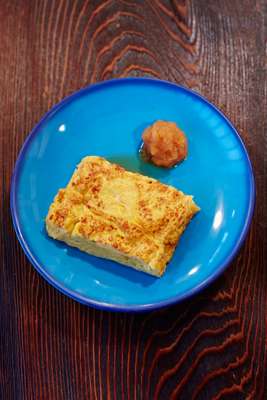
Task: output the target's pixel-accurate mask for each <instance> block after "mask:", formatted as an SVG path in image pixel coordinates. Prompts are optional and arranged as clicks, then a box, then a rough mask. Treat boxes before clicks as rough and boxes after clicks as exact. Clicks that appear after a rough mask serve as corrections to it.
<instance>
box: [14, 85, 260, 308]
mask: <svg viewBox="0 0 267 400" xmlns="http://www.w3.org/2000/svg"><path fill="white" fill-rule="evenodd" d="M129 82H130V83H131V82H132V83H133V82H137V83H138V82H139V83H141V84H142V83H145V82H146V83H147V82H150V83H155V84H157V85H158V84H160V85H164V86H165V85H167V86H170V87H172V88H174V89H179V90H181V91H184V92H186V93H189V94H190V95H193V96H196V97H197V98H198V99H200V100H201V101H202V102H204V103H205V104H207V105H208V106H209V107H211V108H212V109H213V110H214V111H215V112H217V113H219V115H220V116H221V117H222V118H223V119H224V120H225V121H226V123H227V124H228V126H229V127H230V128H231V130H232V131H233V133H234V134H235V136H236V138H237V140H238V141H239V143H240V146H241V151H242V153H243V156H244V159H245V160H246V171H247V173H248V181H249V199H248V210H247V214H246V218H245V219H244V225H243V228H242V230H241V232H240V234H239V237H238V239H237V241H236V243H235V245H234V246H233V248H232V250H231V251H230V252H229V254H228V255H227V257H226V258H225V260H224V261H223V262H222V263H220V264H219V265H218V267H217V269H216V270H215V271H214V272H213V273H212V274H210V275H209V276H208V277H206V279H204V280H203V281H202V282H200V283H199V284H197V285H196V286H194V287H193V288H191V289H190V290H188V291H187V292H185V293H182V294H177V295H175V296H172V297H170V298H168V299H165V300H162V301H159V302H154V303H145V304H130V305H126V304H116V303H115V304H113V303H107V302H104V301H99V300H95V299H93V298H89V297H87V296H84V295H82V294H79V293H78V292H76V291H74V290H72V289H69V288H66V286H65V285H64V284H63V283H60V282H59V281H58V280H56V279H55V278H54V277H53V276H52V275H51V274H50V273H48V272H47V271H46V267H45V264H43V263H41V262H40V260H39V259H38V256H36V255H34V254H33V252H32V251H31V249H30V247H29V246H28V243H27V241H26V239H25V238H24V236H23V233H22V230H21V224H20V221H19V217H18V210H17V202H16V198H17V183H18V180H19V176H20V170H21V164H22V162H23V160H24V156H25V153H26V152H27V148H28V146H29V144H30V143H31V141H32V140H33V139H34V137H35V135H37V134H38V131H39V128H40V127H41V125H42V124H43V123H44V122H45V121H46V120H47V119H48V118H50V117H51V116H52V115H53V114H54V113H55V112H56V111H57V110H59V109H60V108H62V107H63V106H65V105H66V104H67V103H69V102H71V101H73V100H75V98H78V97H80V96H82V95H83V94H85V93H87V92H90V91H92V90H94V89H96V88H98V87H103V86H110V85H114V84H115V85H116V84H122V83H129ZM255 198H256V189H255V178H254V174H253V168H252V164H251V161H250V158H249V155H248V151H247V149H246V147H245V144H244V142H243V140H242V138H241V136H240V135H239V133H238V131H237V129H236V128H235V127H234V125H233V124H232V122H231V121H230V120H229V119H228V117H227V116H226V115H225V114H224V113H223V112H222V111H221V110H219V108H217V106H215V105H214V104H212V103H211V102H210V101H209V100H208V99H206V98H205V97H204V96H202V95H201V94H199V93H197V92H196V91H194V90H192V89H189V88H187V87H184V86H182V85H180V84H177V83H174V82H170V81H167V80H162V79H156V78H151V77H125V78H114V79H109V80H106V81H101V82H96V83H93V84H90V85H87V86H85V87H83V88H81V89H79V90H77V91H75V92H73V93H72V94H70V95H69V96H67V97H65V98H63V99H62V100H61V101H60V102H58V103H57V104H55V105H54V106H53V107H52V108H50V109H49V110H48V111H47V112H46V113H45V114H44V115H43V117H42V118H41V119H40V120H39V122H38V123H37V124H36V125H35V126H34V127H33V129H32V130H31V131H30V133H29V134H28V136H27V137H26V139H25V141H24V143H23V145H22V147H21V149H20V151H19V154H18V156H17V160H16V163H15V166H14V170H13V174H12V178H11V188H10V210H11V216H12V222H13V226H14V229H15V232H16V235H17V238H18V240H19V243H20V245H21V247H22V249H23V251H24V253H25V255H26V256H27V258H28V260H29V261H30V263H31V264H32V266H33V267H34V268H35V269H36V270H37V271H38V272H39V274H40V275H41V276H42V277H43V278H45V280H46V281H47V282H48V283H49V284H51V285H52V286H53V287H54V288H56V289H57V290H59V291H60V292H61V293H63V294H64V295H66V296H68V297H70V298H72V299H73V300H76V301H78V302H79V303H82V304H84V305H87V306H92V307H94V308H97V309H101V310H108V311H121V312H140V311H149V310H154V309H160V308H163V307H167V306H170V305H172V304H176V303H180V302H181V301H184V300H185V299H188V298H190V297H192V296H194V295H196V294H197V293H199V292H201V291H202V290H204V289H205V288H206V287H208V286H209V285H210V284H211V283H212V282H214V281H215V280H216V279H217V278H218V277H219V276H220V275H221V274H222V273H223V272H224V271H225V269H226V268H227V267H228V266H229V264H230V263H231V261H232V260H233V258H234V257H235V256H236V254H237V252H238V251H239V249H240V247H241V246H242V244H243V242H244V240H245V238H246V236H247V233H248V230H249V227H250V224H251V220H252V217H253V213H254V208H255Z"/></svg>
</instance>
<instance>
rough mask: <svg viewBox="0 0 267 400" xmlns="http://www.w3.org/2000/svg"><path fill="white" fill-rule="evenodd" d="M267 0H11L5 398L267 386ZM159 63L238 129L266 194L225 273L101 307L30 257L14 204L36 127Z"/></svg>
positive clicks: (1, 378)
mask: <svg viewBox="0 0 267 400" xmlns="http://www.w3.org/2000/svg"><path fill="white" fill-rule="evenodd" d="M266 37H267V3H266V0H208V1H207V0H192V1H185V0H180V1H165V0H147V1H142V0H136V1H134V0H127V1H126V0H124V1H115V0H114V1H112V0H106V1H75V0H69V1H67V0H42V1H41V0H40V1H37V0H36V1H34V0H9V1H7V0H0V146H1V147H0V171H1V177H0V188H1V200H0V223H1V227H0V229H1V241H0V257H1V269H0V399H1V400H2V399H3V400H9V399H12V400H13V399H14V400H19V399H25V400H30V399H34V400H37V399H38V400H39V399H44V400H50V399H52V400H53V399H62V400H72V399H75V400H76V399H79V400H80V399H93V400H94V399H129V400H144V399H164V400H165V399H166V400H168V399H181V400H183V399H185V400H191V399H192V400H194V399H203V400H210V399H214V400H215V399H216V400H219V399H234V400H237V399H252V400H254V399H264V398H267V380H266V379H267V377H266V370H267V365H266V364H267V363H266V356H267V353H266V329H267V324H266V315H267V314H266V311H267V310H266V306H267V271H266V267H267V265H266V256H267V254H266V249H267V244H266V228H267V196H266V194H267V190H266V189H267V185H266V183H267V142H266V136H267V135H266V132H267V80H266V74H267V68H266V62H267V58H266ZM122 76H153V77H157V78H162V79H168V80H170V81H173V82H178V83H180V84H182V85H185V86H186V87H190V88H193V89H194V90H196V91H197V92H199V93H201V94H203V95H204V96H206V97H207V98H208V99H209V100H211V101H212V102H213V103H215V104H216V105H217V106H218V107H219V108H221V109H222V110H223V111H224V112H225V114H226V115H227V116H228V117H229V118H230V119H231V120H232V122H233V123H234V124H235V126H236V127H237V128H238V130H239V132H240V134H241V136H242V138H243V140H244V142H245V144H246V146H247V149H248V151H249V154H250V157H251V160H252V163H253V167H254V171H255V178H256V185H257V205H256V210H255V214H254V219H253V223H252V226H251V229H250V232H249V235H248V237H247V239H246V242H245V244H244V246H243V247H242V250H241V251H240V253H239V255H238V256H237V257H236V259H235V261H234V262H232V264H231V266H230V267H229V268H228V269H227V270H226V271H225V273H224V274H223V276H221V277H220V278H219V279H218V280H217V281H216V283H214V284H213V285H212V286H211V287H210V288H209V289H207V290H205V291H204V292H202V293H201V294H200V295H198V296H196V297H194V298H192V299H191V300H190V301H186V302H184V303H182V304H179V305H177V306H172V307H170V308H167V309H165V310H161V311H156V312H150V313H145V314H139V315H134V314H131V315H130V314H129V315H128V314H115V313H108V312H102V311H97V310H94V309H91V308H87V307H85V306H83V305H80V304H78V303H76V302H74V301H73V300H71V299H69V298H67V297H65V296H63V295H62V294H60V293H59V292H58V291H57V290H55V289H54V288H53V287H51V286H49V285H48V283H46V282H45V281H44V279H43V278H41V277H40V276H39V275H38V273H37V272H36V271H35V270H34V268H33V267H32V266H31V265H30V264H29V262H28V261H27V259H26V257H25V256H24V254H23V251H22V249H21V248H20V245H19V244H18V241H17V239H16V236H15V233H14V230H13V227H12V223H11V217H10V211H9V189H10V180H11V173H12V170H13V167H14V163H15V160H16V157H17V155H18V152H19V149H20V147H21V145H22V143H23V142H24V140H25V138H26V136H27V135H28V133H29V131H30V130H31V129H32V127H33V126H34V125H35V124H36V123H37V121H38V120H39V119H40V117H41V116H42V115H43V114H44V113H45V112H46V111H47V110H48V109H49V108H50V107H51V106H52V105H53V104H55V103H57V102H58V101H60V100H61V99H62V98H63V97H65V96H66V95H68V94H70V93H71V92H73V91H74V90H76V89H79V88H81V87H83V86H85V85H88V84H90V83H91V82H95V81H100V80H104V79H109V78H114V77H122Z"/></svg>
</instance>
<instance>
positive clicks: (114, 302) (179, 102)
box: [11, 78, 255, 311]
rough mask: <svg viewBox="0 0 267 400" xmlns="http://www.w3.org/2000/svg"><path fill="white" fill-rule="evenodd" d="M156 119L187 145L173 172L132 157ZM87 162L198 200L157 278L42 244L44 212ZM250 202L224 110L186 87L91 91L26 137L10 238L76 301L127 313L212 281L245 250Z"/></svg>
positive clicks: (145, 85) (120, 84)
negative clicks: (95, 158)
mask: <svg viewBox="0 0 267 400" xmlns="http://www.w3.org/2000/svg"><path fill="white" fill-rule="evenodd" d="M158 119H162V120H168V121H174V122H176V123H177V125H178V126H179V127H181V129H182V130H183V131H184V132H185V133H186V135H187V138H188V143H189V155H188V157H187V159H186V160H185V161H184V162H183V163H182V164H180V165H179V166H177V167H176V168H173V169H170V170H165V169H161V168H157V167H155V166H153V165H152V164H148V163H145V162H144V161H142V159H141V158H140V157H139V154H138V149H139V146H140V138H141V134H142V131H143V129H144V128H145V127H146V126H148V125H150V124H151V123H153V122H154V121H155V120H158ZM86 155H100V156H103V157H105V158H107V159H108V160H109V161H112V162H117V163H119V164H121V165H122V166H124V167H125V168H127V169H129V170H132V171H137V172H140V173H143V174H145V175H149V176H152V177H154V178H156V179H159V180H161V181H162V182H164V183H167V184H169V185H173V186H175V187H177V188H179V189H181V190H183V191H184V192H186V193H189V194H192V195H194V197H195V200H196V202H197V204H199V206H200V207H201V212H200V213H199V214H198V215H197V216H196V217H195V218H194V220H193V221H192V222H191V224H190V226H189V227H188V229H187V230H186V232H185V233H184V235H183V236H182V239H181V241H180V244H179V245H178V247H177V249H176V251H175V254H174V257H173V258H172V261H171V262H170V264H169V266H168V268H167V271H166V274H165V275H164V276H163V277H162V278H160V279H158V278H153V277H150V276H147V275H145V274H144V273H140V272H137V271H134V270H132V269H130V268H127V267H124V266H121V265H119V264H116V263H115V262H112V261H107V260H102V259H98V258H95V257H93V256H90V255H87V254H83V253H82V252H80V251H79V250H76V249H73V248H70V247H68V246H66V245H64V244H61V243H58V242H56V241H54V240H52V239H50V238H49V237H48V236H47V234H46V232H45V229H44V218H45V216H46V214H47V210H48V207H49V204H50V203H51V201H52V199H53V197H54V195H55V194H56V192H57V190H58V189H59V188H60V187H64V186H65V185H66V183H67V182H68V180H69V178H70V175H71V173H72V171H73V169H74V167H75V165H76V164H77V163H78V162H79V161H80V160H81V158H82V157H84V156H86ZM254 199H255V193H254V178H253V173H252V169H251V164H250V161H249V158H248V155H247V152H246V150H245V147H244V145H243V143H242V141H241V139H240V137H239V136H238V134H237V132H236V130H235V129H234V127H233V126H232V125H231V124H230V122H229V121H228V120H227V119H226V118H225V117H224V116H223V115H222V114H221V113H220V111H218V110H217V109H216V108H215V107H214V106H213V105H211V104H210V103H209V102H208V101H207V100H205V99H203V98H202V97H201V96H199V95H198V94H196V93H194V92H192V91H190V90H188V89H185V88H183V87H180V86H177V85H175V84H172V83H169V82H164V81H158V80H154V79H142V78H128V79H117V80H112V81H106V82H102V83H99V84H96V85H92V86H90V87H88V88H85V89H82V90H80V91H78V92H77V93H74V94H73V95H72V96H70V97H68V98H67V99H65V100H63V101H62V102H61V103H60V104H58V105H57V106H55V107H54V108H53V109H52V110H51V111H50V112H48V113H47V114H46V115H45V117H44V118H43V119H42V120H41V121H40V123H39V124H38V125H37V126H36V127H35V128H34V130H33V131H32V133H31V134H30V136H29V137H28V138H27V140H26V142H25V144H24V146H23V148H22V150H21V152H20V155H19V157H18V160H17V163H16V166H15V170H14V174H13V179H12V187H11V211H12V217H13V222H14V226H15V229H16V233H17V235H18V238H19V240H20V243H21V245H22V247H23V249H24V251H25V253H26V255H27V256H28V258H29V260H30V261H31V263H32V264H33V265H34V266H35V268H36V269H37V270H38V271H39V272H40V273H41V274H42V275H43V276H44V277H45V278H46V279H47V280H48V282H50V283H51V284H52V285H53V286H55V287H56V288H58V289H59V290H61V291H62V292H63V293H65V294H67V295H69V296H70V297H72V298H74V299H76V300H78V301H80V302H82V303H85V304H88V305H92V306H95V307H99V308H108V309H113V310H126V311H127V310H131V311H140V310H146V309H153V308H159V307H162V306H166V305H168V304H172V303H174V302H177V301H180V300H182V299H185V298H187V297H189V296H191V295H193V294H194V293H197V292H198V291H200V290H201V289H203V288H204V287H206V286H207V285H208V284H209V283H210V282H212V281H213V280H214V279H215V278H216V277H217V276H218V275H219V274H220V273H222V271H223V270H224V269H225V267H226V266H227V265H228V263H229V262H230V261H231V260H232V258H233V257H234V255H235V254H236V252H237V250H238V249H239V247H240V245H241V243H242V242H243V240H244V238H245V236H246V233H247V230H248V227H249V224H250V221H251V217H252V213H253V207H254Z"/></svg>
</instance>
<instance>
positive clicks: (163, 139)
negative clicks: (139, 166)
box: [142, 121, 187, 168]
mask: <svg viewBox="0 0 267 400" xmlns="http://www.w3.org/2000/svg"><path fill="white" fill-rule="evenodd" d="M142 138H143V141H144V146H143V152H144V155H145V158H147V159H148V160H149V161H150V162H152V163H153V164H155V165H157V166H159V167H166V168H170V167H173V166H174V165H175V164H177V163H179V162H181V161H183V160H184V159H185V158H186V156H187V139H186V136H185V134H184V133H183V131H181V129H179V128H178V126H177V125H176V123H175V122H168V121H156V122H155V123H154V124H153V125H151V126H149V127H148V128H146V129H145V130H144V132H143V135H142Z"/></svg>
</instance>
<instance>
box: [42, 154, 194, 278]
mask: <svg viewBox="0 0 267 400" xmlns="http://www.w3.org/2000/svg"><path fill="white" fill-rule="evenodd" d="M198 211H199V208H198V206H197V205H196V204H195V203H194V201H193V198H192V196H188V195H185V194H184V193H182V192H181V191H178V190H177V189H175V188H174V187H172V186H168V185H165V184H163V183H161V182H159V181H157V180H155V179H153V178H150V177H147V176H144V175H140V174H138V173H133V172H129V171H127V170H125V169H124V168H122V167H121V166H119V165H117V164H112V163H110V162H108V161H107V160H105V159H104V158H101V157H96V156H88V157H85V158H84V159H83V160H82V161H81V162H80V164H79V165H78V167H77V169H76V170H75V172H74V173H73V175H72V178H71V179H70V181H69V183H68V185H67V187H66V188H65V189H60V190H59V191H58V193H57V195H56V197H55V199H54V201H53V203H52V204H51V206H50V208H49V212H48V215H47V217H46V229H47V232H48V235H49V236H51V237H52V238H54V239H57V240H61V241H63V242H65V243H67V244H68V245H70V246H73V247H77V248H78V249H80V250H82V251H84V252H86V253H89V254H92V255H94V256H97V257H103V258H107V259H111V260H114V261H117V262H118V263H121V264H124V265H128V266H130V267H133V268H135V269H137V270H140V271H143V272H146V273H148V274H151V275H154V276H158V277H159V276H161V275H162V274H163V273H164V271H165V269H166V265H167V263H168V262H169V261H170V259H171V257H172V255H173V252H174V250H175V247H176V245H177V243H178V241H179V239H180V237H181V235H182V233H183V231H184V230H185V228H186V226H187V224H188V223H189V222H190V220H191V218H192V217H193V216H194V215H195V214H196V213H197V212H198Z"/></svg>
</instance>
